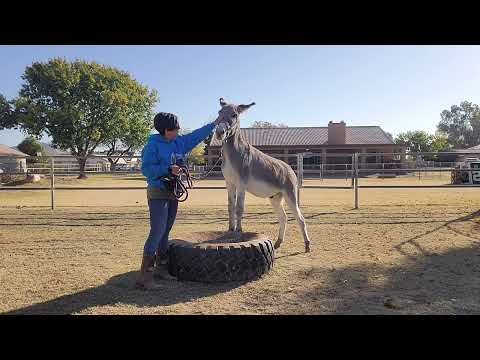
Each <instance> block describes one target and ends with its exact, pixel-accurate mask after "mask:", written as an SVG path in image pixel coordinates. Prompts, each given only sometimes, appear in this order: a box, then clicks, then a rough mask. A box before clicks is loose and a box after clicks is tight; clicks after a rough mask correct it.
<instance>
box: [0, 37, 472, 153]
mask: <svg viewBox="0 0 480 360" xmlns="http://www.w3.org/2000/svg"><path fill="white" fill-rule="evenodd" d="M56 56H61V57H66V58H67V59H72V60H73V59H75V58H80V59H85V60H95V61H97V62H100V63H104V64H109V65H113V66H116V67H118V68H120V69H122V70H125V71H128V72H129V73H130V74H131V75H132V76H133V77H134V78H135V79H137V80H138V81H140V82H141V83H143V84H145V85H147V86H149V87H151V88H155V89H157V91H158V93H159V97H160V102H159V103H158V104H157V110H158V111H167V112H174V113H176V114H177V115H179V117H180V120H181V125H182V127H185V128H196V127H199V126H201V125H203V124H205V123H206V122H207V121H209V120H213V119H214V118H215V115H216V113H217V112H218V109H219V105H218V98H219V97H224V98H225V99H226V100H227V101H231V102H235V103H249V102H252V101H255V102H256V104H257V105H256V106H254V107H252V108H251V109H250V110H249V111H248V112H247V113H246V114H245V115H244V116H243V117H242V126H244V127H247V126H249V125H250V124H251V123H252V122H253V121H255V120H262V121H270V122H283V123H285V124H287V125H289V126H326V125H327V124H328V122H329V121H330V120H333V121H341V120H344V121H345V122H346V123H347V125H379V126H381V127H382V128H383V129H384V130H385V131H388V132H390V133H392V134H394V135H395V134H397V133H399V132H402V131H407V130H417V129H419V130H426V131H429V132H434V131H435V128H436V125H437V123H438V122H439V120H440V112H441V111H442V110H444V109H449V108H450V106H451V105H454V104H459V103H460V101H462V100H468V101H472V102H474V103H477V104H478V103H479V102H480V46H263V45H262V46H40V45H38V46H0V93H2V94H3V95H5V96H6V97H7V98H9V99H10V98H12V97H14V96H16V95H17V93H18V90H19V89H20V86H21V83H22V79H21V75H22V73H23V71H24V69H25V67H26V66H28V65H30V64H31V63H32V62H34V61H47V60H48V59H49V58H52V57H56ZM23 136H24V135H23V134H22V133H21V132H19V131H12V130H4V131H0V143H1V144H7V145H10V146H14V145H17V144H18V143H19V142H20V141H21V140H22V138H23ZM45 140H46V139H45Z"/></svg>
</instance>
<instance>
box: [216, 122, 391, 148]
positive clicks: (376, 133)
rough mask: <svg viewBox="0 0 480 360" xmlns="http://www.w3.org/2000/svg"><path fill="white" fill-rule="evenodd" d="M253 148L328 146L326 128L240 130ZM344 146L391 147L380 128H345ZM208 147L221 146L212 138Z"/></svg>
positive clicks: (386, 136)
mask: <svg viewBox="0 0 480 360" xmlns="http://www.w3.org/2000/svg"><path fill="white" fill-rule="evenodd" d="M240 130H241V132H242V135H243V136H245V138H246V140H247V141H248V142H249V143H250V144H251V145H253V146H287V145H290V146H292V145H328V143H327V142H328V127H288V128H242V129H240ZM345 135H346V139H345V144H346V145H393V144H394V142H393V141H392V139H391V138H390V137H389V136H388V135H387V134H386V133H385V132H384V131H383V130H382V128H381V127H380V126H347V127H346V134H345ZM210 146H221V142H220V141H219V140H217V138H216V137H215V136H212V140H211V142H210Z"/></svg>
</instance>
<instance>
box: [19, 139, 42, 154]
mask: <svg viewBox="0 0 480 360" xmlns="http://www.w3.org/2000/svg"><path fill="white" fill-rule="evenodd" d="M17 148H18V150H20V151H21V152H23V153H25V154H28V155H30V156H37V153H43V151H44V150H43V146H42V144H40V143H39V142H38V141H37V140H36V139H35V138H34V137H33V136H28V137H26V138H25V139H23V141H22V142H21V143H20V144H18V146H17Z"/></svg>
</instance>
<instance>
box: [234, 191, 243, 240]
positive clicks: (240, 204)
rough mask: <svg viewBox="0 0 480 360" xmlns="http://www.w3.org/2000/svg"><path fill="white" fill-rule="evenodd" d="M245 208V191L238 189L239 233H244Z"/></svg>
mask: <svg viewBox="0 0 480 360" xmlns="http://www.w3.org/2000/svg"><path fill="white" fill-rule="evenodd" d="M244 207H245V189H239V188H237V208H236V213H235V215H236V217H237V231H242V217H243V210H244Z"/></svg>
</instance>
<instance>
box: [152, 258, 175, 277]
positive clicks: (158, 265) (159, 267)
mask: <svg viewBox="0 0 480 360" xmlns="http://www.w3.org/2000/svg"><path fill="white" fill-rule="evenodd" d="M154 274H155V278H156V279H159V280H177V278H176V277H175V276H172V275H170V274H169V273H168V256H167V254H158V253H157V256H156V258H155V270H154Z"/></svg>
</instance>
